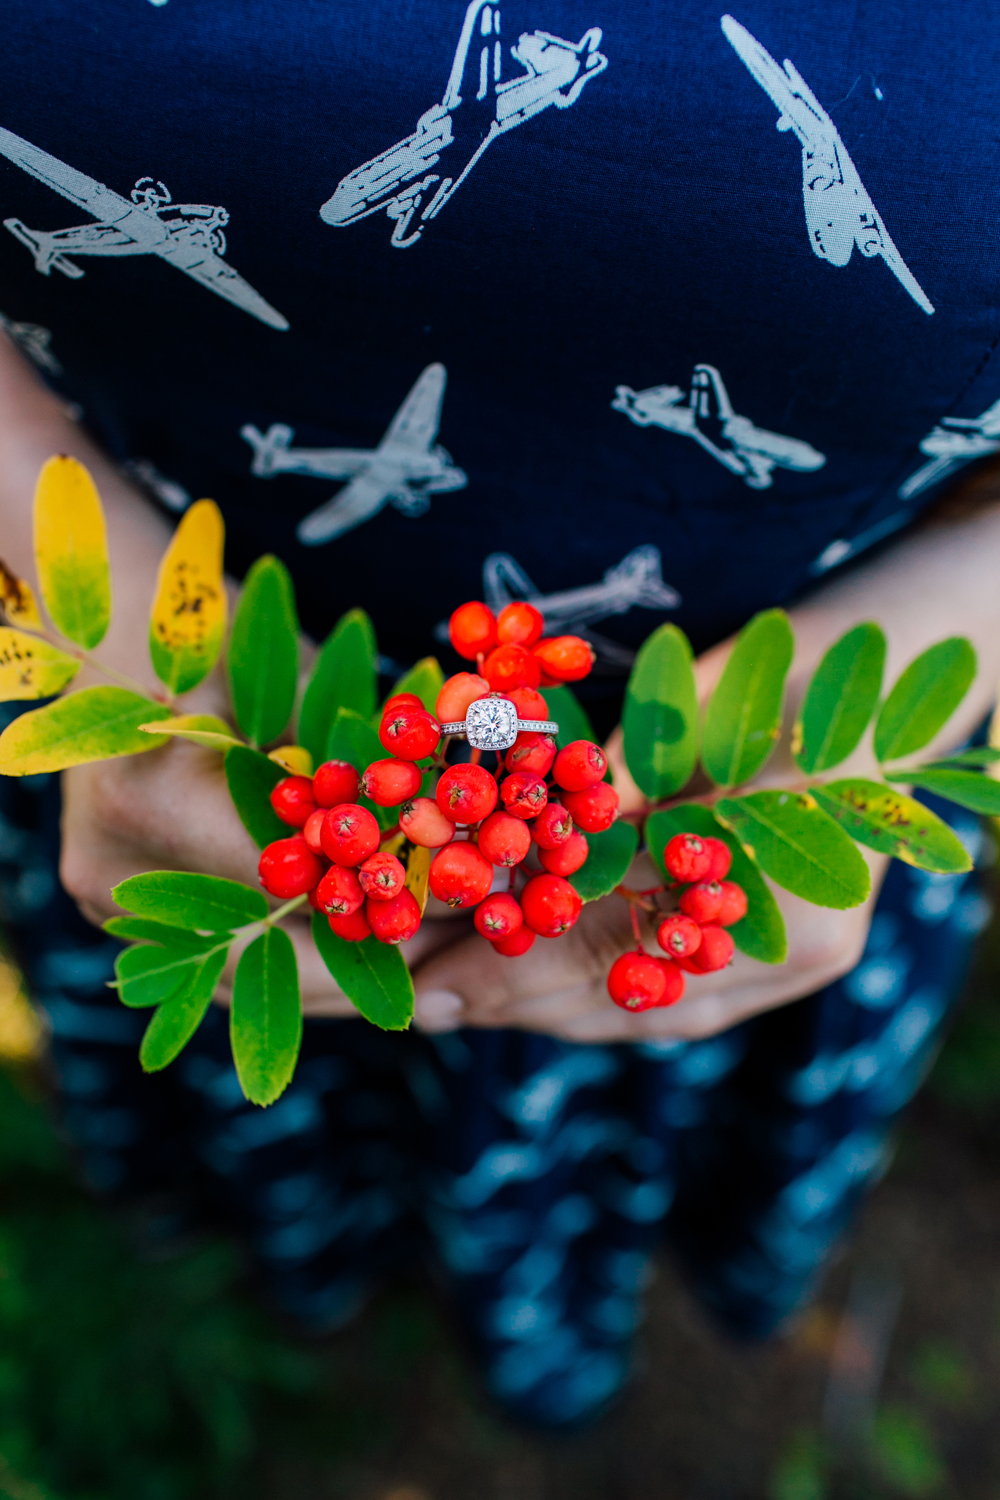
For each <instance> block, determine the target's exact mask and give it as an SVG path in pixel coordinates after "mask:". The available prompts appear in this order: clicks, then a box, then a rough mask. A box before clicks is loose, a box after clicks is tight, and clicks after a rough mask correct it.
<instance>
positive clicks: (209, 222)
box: [0, 128, 288, 329]
mask: <svg viewBox="0 0 1000 1500" xmlns="http://www.w3.org/2000/svg"><path fill="white" fill-rule="evenodd" d="M0 152H2V153H3V155H4V156H6V157H7V159H8V160H9V161H12V162H14V164H15V166H18V167H21V168H22V170H23V171H25V172H28V173H29V174H30V175H31V176H32V177H35V178H37V179H38V181H39V182H43V183H44V184H45V185H46V187H50V188H54V189H55V191H56V192H57V193H61V194H62V196H63V197H64V198H68V199H69V201H70V202H71V203H74V204H76V206H77V208H81V209H83V210H84V212H85V213H88V214H92V215H93V217H94V218H95V219H96V220H97V221H98V222H97V223H96V224H81V225H78V226H76V227H74V228H72V229H56V230H51V231H48V230H42V229H29V228H28V226H27V225H26V224H23V223H22V222H21V220H20V219H4V221H3V222H4V228H5V229H9V230H10V232H11V234H12V235H14V237H15V239H18V240H20V241H21V244H22V245H25V246H26V247H27V248H28V249H29V250H30V251H31V253H32V255H33V256H34V259H35V269H36V271H40V272H41V274H42V275H43V276H49V275H51V273H52V271H53V270H56V271H61V272H62V274H63V275H64V276H68V277H69V278H70V279H71V280H73V281H78V280H79V279H80V277H81V276H82V275H83V274H84V273H83V268H82V267H81V266H78V265H77V264H76V262H75V261H74V260H71V259H70V255H71V254H72V255H76V256H79V255H105V256H123V255H158V256H159V257H160V259H161V260H165V261H167V263H168V264H169V265H172V266H176V267H177V269H178V270H179V271H183V272H184V274H185V275H186V276H191V277H192V278H193V279H194V280H195V281H199V282H200V283H201V285H202V286H206V287H208V289H209V291H210V292H215V293H216V294H217V295H218V296H219V297H225V299H226V301H227V302H232V303H234V304H235V306H236V307H240V308H242V309H243V311H244V312H248V313H250V315H251V316H252V317H254V318H259V319H260V321H261V322H262V323H267V324H268V325H269V326H270V327H271V328H281V329H285V328H287V327H288V319H287V318H285V317H283V316H282V315H281V313H280V312H278V311H277V310H276V309H275V308H273V307H272V306H271V304H270V303H269V302H265V300H264V298H263V297H262V296H261V295H260V293H259V292H256V291H254V289H253V287H252V286H251V285H250V284H249V282H247V281H244V280H243V277H242V276H240V274H239V273H238V272H237V271H234V270H233V268H232V266H230V265H227V263H226V261H225V260H223V258H222V257H223V256H224V254H225V251H226V239H225V235H224V234H223V225H225V224H227V223H228V222H229V214H228V212H227V211H226V209H224V208H219V207H217V206H215V205H212V204H208V203H173V202H172V200H171V196H170V194H169V192H168V191H167V189H166V188H165V187H164V185H163V183H162V182H154V181H153V179H152V178H151V177H140V179H139V181H138V182H137V183H136V185H135V187H134V188H133V189H132V192H131V194H130V196H129V197H128V198H122V197H121V196H120V195H119V194H118V193H115V192H112V190H111V189H110V188H107V187H105V186H104V183H103V182H97V181H95V179H94V178H93V177H87V176H86V175H85V174H84V173H83V172H78V171H77V170H76V168H75V167H70V166H67V165H66V163H65V162H63V161H60V160H59V159H58V157H55V156H50V155H49V153H48V152H47V151H42V150H40V149H39V147H38V146H33V145H32V144H31V142H30V141H25V140H22V138H21V137H20V136H19V135H15V134H14V133H13V131H10V130H4V129H3V128H0Z"/></svg>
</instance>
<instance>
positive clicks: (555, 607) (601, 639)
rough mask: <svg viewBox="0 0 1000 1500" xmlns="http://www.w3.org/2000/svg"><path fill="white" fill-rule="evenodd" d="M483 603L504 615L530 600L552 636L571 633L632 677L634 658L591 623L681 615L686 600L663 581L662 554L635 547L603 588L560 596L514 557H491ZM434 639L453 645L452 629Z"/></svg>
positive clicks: (485, 566)
mask: <svg viewBox="0 0 1000 1500" xmlns="http://www.w3.org/2000/svg"><path fill="white" fill-rule="evenodd" d="M483 598H484V599H485V601H486V603H487V604H488V605H489V607H490V609H492V610H493V612H494V614H499V613H500V611H501V610H502V609H503V607H504V605H505V604H510V603H511V602H512V600H514V599H527V600H528V602H529V603H530V604H533V605H534V606H535V608H536V609H539V610H541V612H542V614H543V615H544V617H545V629H546V632H547V634H549V635H561V634H564V633H565V632H566V631H572V632H573V633H574V634H576V635H582V636H585V637H586V638H587V640H589V641H590V643H591V645H592V646H593V647H594V650H595V651H596V652H597V659H598V662H599V663H600V664H601V665H602V666H604V667H605V668H610V669H611V670H615V669H618V670H620V671H626V672H627V671H628V669H629V667H630V666H631V665H632V663H633V661H634V660H635V652H634V651H629V650H628V648H627V647H625V646H622V645H620V644H619V643H618V642H617V641H612V640H609V639H608V637H607V636H604V635H599V634H598V633H597V631H596V630H593V629H591V625H592V622H594V621H597V620H606V619H608V618H609V617H610V616H611V615H624V614H627V612H628V611H629V610H630V609H633V608H637V607H638V608H642V609H660V610H663V609H676V608H677V606H678V605H679V604H680V602H681V596H680V594H678V592H677V590H676V589H672V588H671V587H670V585H669V584H667V583H664V581H663V572H662V568H661V563H660V549H659V548H658V547H653V546H644V547H635V548H633V550H632V551H631V552H630V553H629V554H628V556H627V557H623V558H622V560H621V562H620V563H617V564H616V565H615V566H614V567H613V568H608V570H607V572H606V573H605V574H604V577H603V579H602V580H601V582H600V583H591V584H587V585H585V586H584V587H583V588H578V589H565V590H563V591H562V592H561V593H556V594H542V593H540V592H539V590H538V589H537V588H536V587H535V585H534V584H533V583H532V581H531V579H530V578H529V577H528V575H527V573H526V572H525V571H524V569H523V568H522V567H521V564H520V563H519V562H518V561H517V560H516V559H515V558H513V557H511V555H510V553H509V552H491V553H490V555H489V557H488V558H487V559H486V561H485V562H484V563H483ZM435 635H436V636H437V637H438V638H439V639H440V640H443V641H446V640H447V639H448V623H447V621H442V622H441V624H440V625H438V626H437V628H436V630H435Z"/></svg>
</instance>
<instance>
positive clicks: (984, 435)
mask: <svg viewBox="0 0 1000 1500" xmlns="http://www.w3.org/2000/svg"><path fill="white" fill-rule="evenodd" d="M920 451H921V453H926V454H928V456H929V457H930V460H931V461H930V463H929V464H924V466H923V468H922V469H918V470H917V472H916V473H915V474H911V475H910V477H909V479H907V480H906V481H905V483H903V484H901V485H900V487H899V491H898V494H899V498H900V499H901V500H912V499H913V497H914V495H920V494H922V493H923V492H924V490H926V489H929V488H930V487H931V485H932V484H939V483H940V482H941V480H942V479H945V478H946V477H947V476H948V475H949V474H953V473H954V472H955V470H956V469H961V468H962V467H963V465H965V464H971V462H972V460H973V459H974V458H985V457H986V455H987V454H989V453H1000V401H995V402H994V403H993V405H992V406H990V407H988V408H987V409H986V411H984V412H983V413H982V415H981V416H978V417H942V418H941V421H940V423H939V424H938V426H937V427H935V428H933V429H932V430H931V431H930V432H929V433H928V434H927V436H926V437H925V438H924V439H923V440H922V441H921V444H920Z"/></svg>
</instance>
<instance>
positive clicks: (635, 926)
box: [628, 901, 644, 953]
mask: <svg viewBox="0 0 1000 1500" xmlns="http://www.w3.org/2000/svg"><path fill="white" fill-rule="evenodd" d="M628 910H629V916H630V917H631V918H632V935H633V937H634V938H635V943H636V947H637V948H638V950H639V952H640V953H642V952H644V949H643V946H642V929H641V928H640V926H639V903H638V902H637V901H630V902H629V907H628Z"/></svg>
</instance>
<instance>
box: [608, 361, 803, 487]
mask: <svg viewBox="0 0 1000 1500" xmlns="http://www.w3.org/2000/svg"><path fill="white" fill-rule="evenodd" d="M683 401H684V392H683V391H682V390H681V388H680V386H677V385H654V386H650V387H649V389H648V390H645V391H634V390H633V389H632V387H631V386H628V385H620V386H618V387H617V389H616V393H615V399H614V400H613V401H612V403H611V405H612V407H613V409H614V410H615V411H621V412H624V413H625V415H626V416H627V417H630V418H631V419H632V421H633V422H635V424H636V425H637V426H638V427H649V426H655V427H662V428H663V429H664V430H665V431H666V432H676V433H678V434H679V435H680V436H681V437H690V438H694V440H695V442H696V443H697V444H698V446H699V447H700V448H704V450H705V452H706V453H710V454H711V456H712V457H713V458H714V459H715V460H716V462H718V463H720V464H722V465H723V467H724V468H727V469H728V470H729V472H730V473H731V474H737V475H739V477H740V478H741V479H742V480H743V483H744V484H745V485H748V486H749V487H750V489H752V490H767V489H770V487H771V485H772V484H773V483H774V480H773V478H772V477H771V471H772V469H774V468H776V467H777V468H781V469H792V470H794V471H795V472H796V473H800V474H808V473H811V472H813V471H814V470H815V469H821V468H822V467H823V465H824V464H825V463H826V455H825V454H824V453H819V452H817V450H816V449H815V448H813V447H810V445H809V444H808V443H804V442H802V441H801V440H800V439H798V438H790V437H783V436H782V434H781V433H779V432H768V430H767V429H766V428H765V427H756V426H754V424H753V422H751V421H750V418H749V417H740V416H737V414H736V413H735V412H734V411H733V405H732V402H731V401H730V399H729V393H728V392H727V390H726V387H725V384H724V383H723V379H722V376H721V375H720V374H719V372H718V370H717V369H716V368H715V366H714V365H695V367H694V373H693V374H692V376H691V389H690V392H689V394H688V399H687V404H686V405H682V404H681V403H682V402H683Z"/></svg>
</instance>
